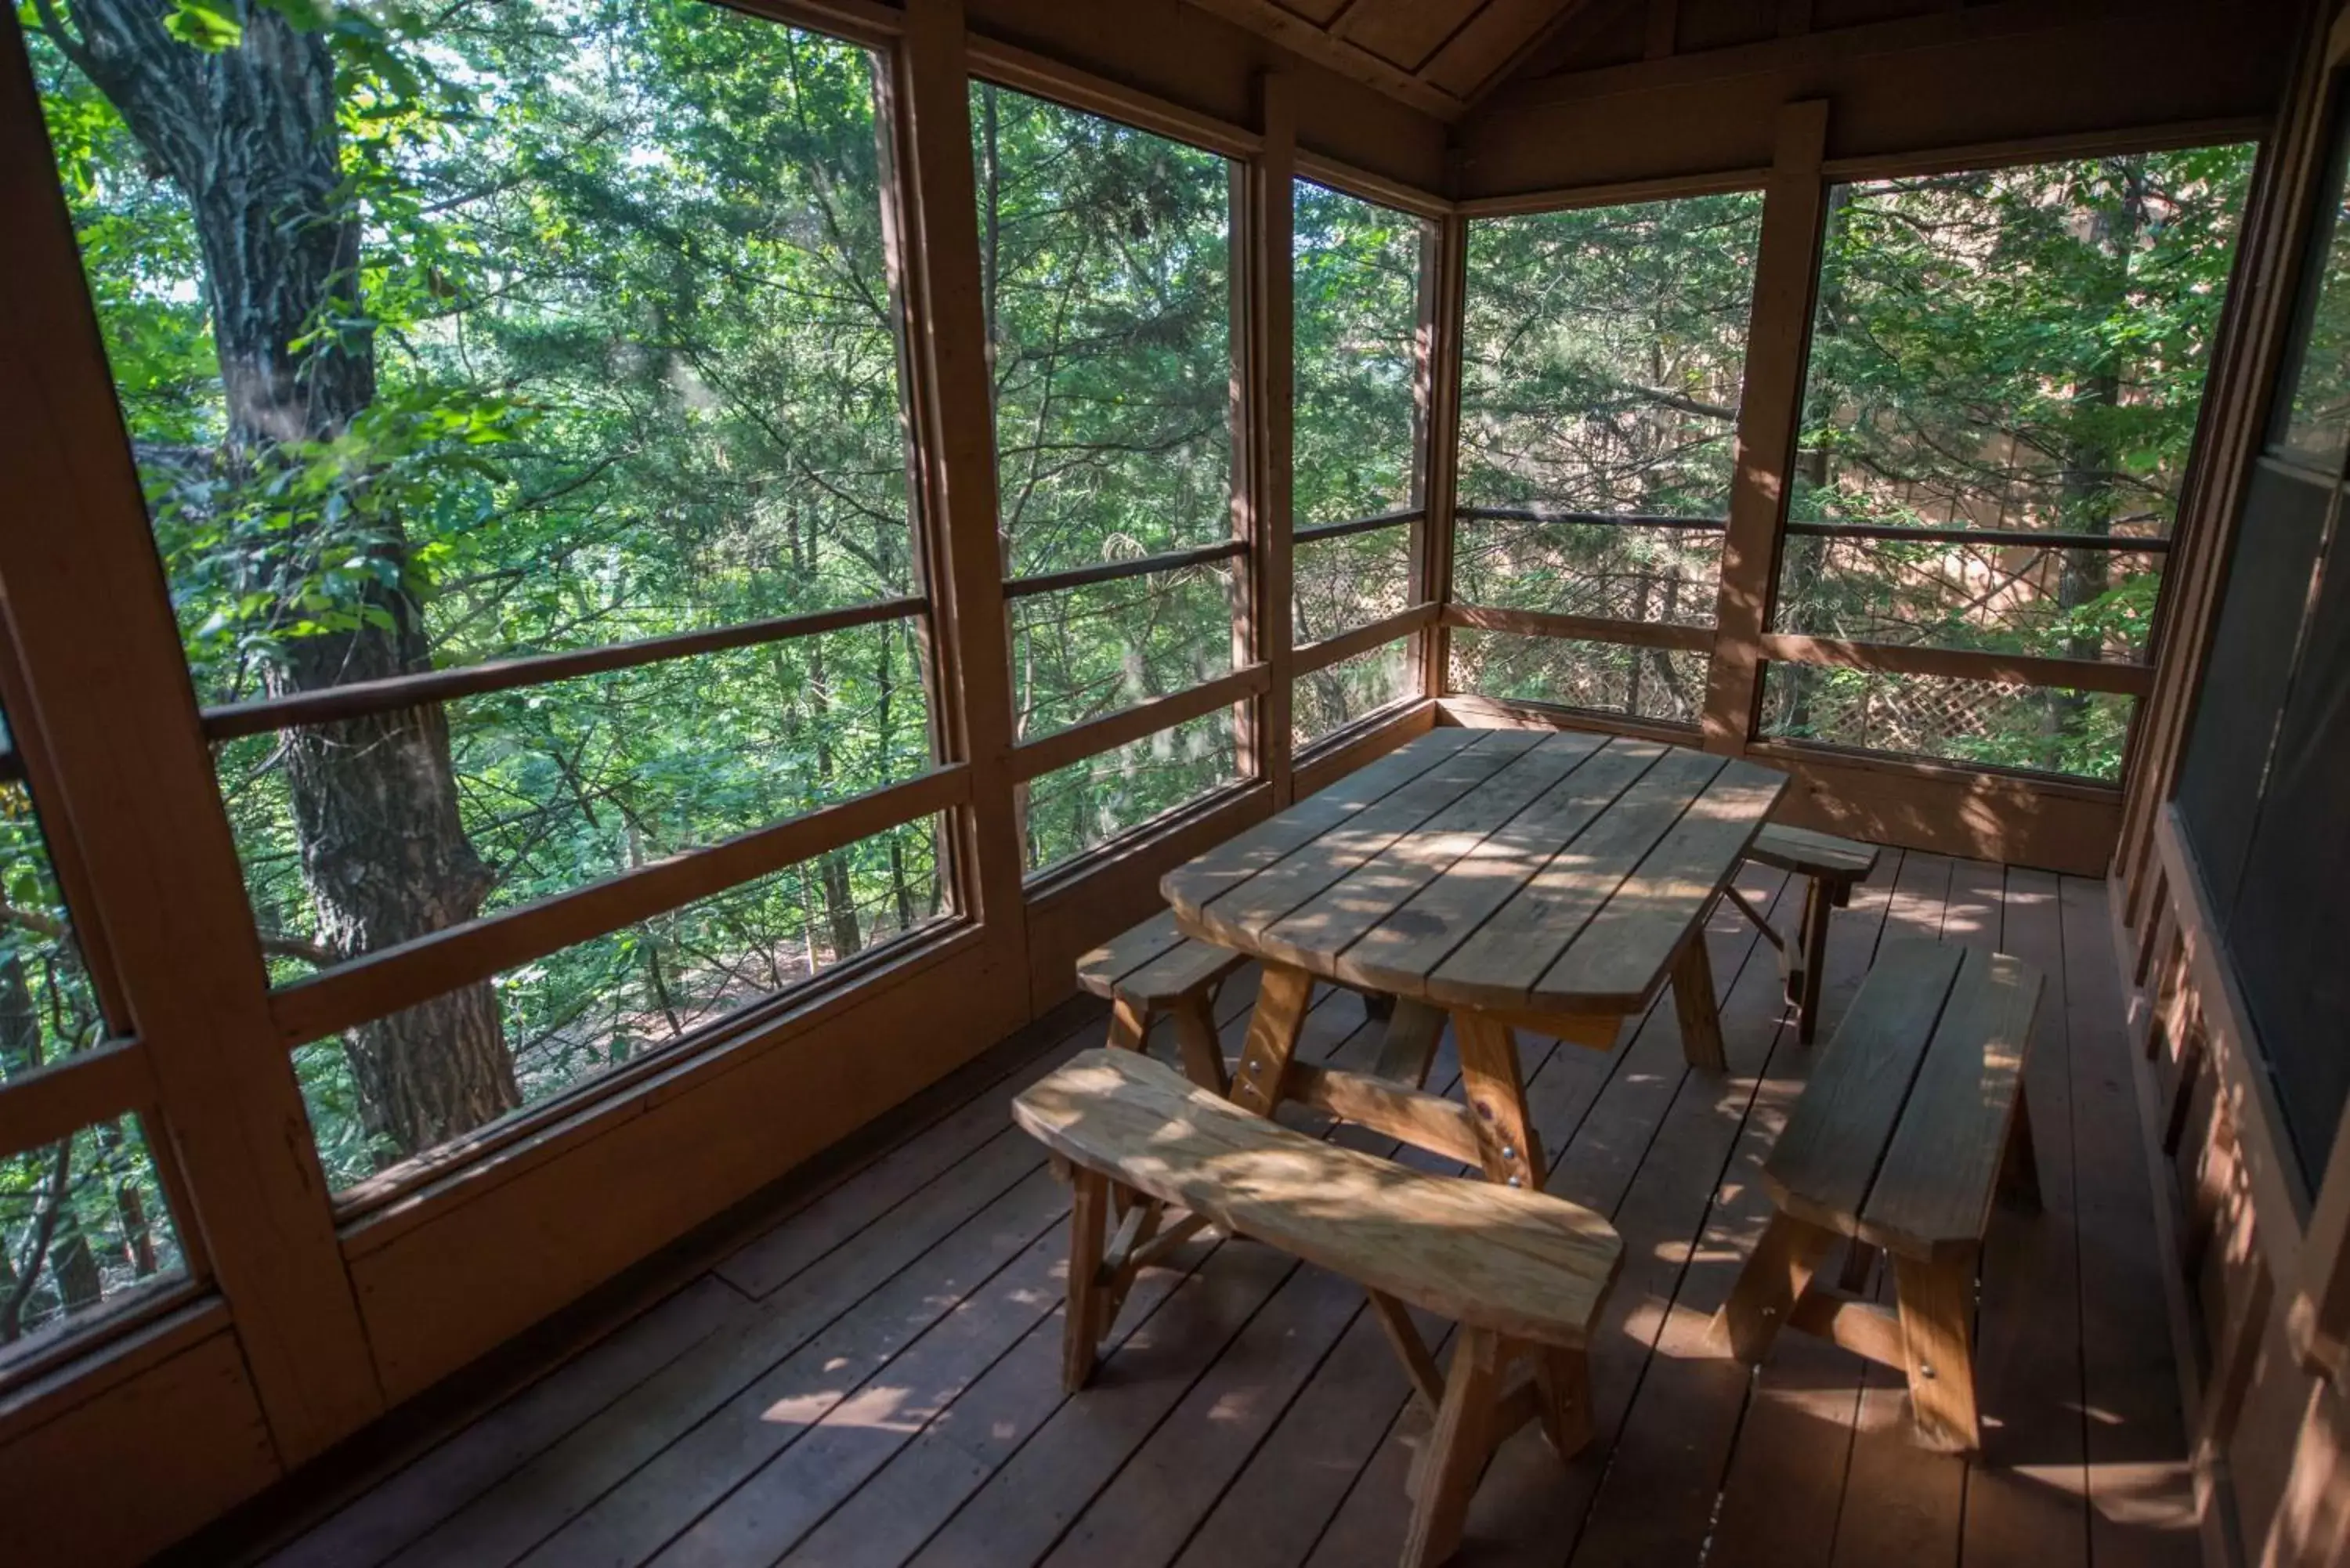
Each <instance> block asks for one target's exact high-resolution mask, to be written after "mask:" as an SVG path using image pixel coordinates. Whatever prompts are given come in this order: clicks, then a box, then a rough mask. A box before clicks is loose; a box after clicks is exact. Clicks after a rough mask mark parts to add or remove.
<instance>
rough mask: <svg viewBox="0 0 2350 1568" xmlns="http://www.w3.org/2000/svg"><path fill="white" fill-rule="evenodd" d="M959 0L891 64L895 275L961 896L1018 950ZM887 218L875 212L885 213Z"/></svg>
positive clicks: (997, 565) (936, 9) (1002, 633)
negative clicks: (962, 797)
mask: <svg viewBox="0 0 2350 1568" xmlns="http://www.w3.org/2000/svg"><path fill="white" fill-rule="evenodd" d="M965 44H966V37H965V32H964V18H963V7H962V3H961V0H910V3H909V4H908V5H907V6H906V11H905V37H904V40H903V43H902V44H901V46H900V47H899V48H898V49H897V50H895V51H893V53H892V55H891V57H890V64H891V78H890V104H889V109H890V112H891V118H892V121H893V124H892V130H893V131H894V133H895V134H894V141H895V145H894V148H893V154H894V161H895V163H896V167H897V169H898V171H899V177H898V181H899V192H900V201H899V211H898V213H897V216H899V220H900V222H902V223H903V230H902V233H901V234H900V235H899V254H900V258H901V265H900V272H901V274H902V275H903V277H904V279H905V286H906V290H907V294H908V297H909V303H910V307H911V313H912V317H913V319H914V320H915V321H917V322H920V323H923V324H924V326H923V327H921V328H920V329H918V330H916V331H914V332H912V333H911V334H910V336H909V339H908V342H907V354H906V361H907V375H908V382H909V385H908V402H909V405H910V418H911V420H912V423H913V435H914V450H915V451H916V452H918V453H919V454H920V460H921V461H920V469H919V475H918V477H919V480H920V516H921V517H922V518H923V519H924V522H925V534H926V535H927V540H926V552H925V553H926V556H927V572H926V575H925V577H924V581H925V583H926V584H927V585H928V587H929V588H930V593H931V602H932V605H933V607H934V608H933V613H934V614H935V615H936V617H937V619H938V638H937V656H938V663H937V673H936V675H935V676H934V677H933V679H934V680H935V681H936V683H937V688H938V692H939V695H938V698H937V699H936V701H935V704H934V705H935V707H936V708H937V710H938V720H937V722H938V724H939V728H940V732H941V735H940V739H941V749H940V755H941V757H943V758H948V759H953V760H958V761H962V762H963V763H967V764H968V765H969V767H970V768H971V786H970V787H971V797H970V798H971V806H970V809H969V810H968V811H965V812H962V813H959V814H957V816H956V819H955V824H954V830H955V840H956V847H957V849H958V851H959V853H960V854H961V856H962V861H961V864H962V865H963V866H965V867H969V869H968V871H967V872H966V873H965V874H964V876H963V877H962V878H961V882H962V886H961V888H960V889H959V890H960V892H961V894H962V898H963V899H964V900H965V902H966V905H967V907H968V908H969V909H970V911H971V913H972V915H973V917H974V918H976V919H979V920H980V921H981V922H983V925H985V926H987V927H988V928H989V929H990V936H991V940H993V941H994V942H997V943H1000V944H1001V947H1002V949H1003V950H1004V951H1006V952H1007V953H1008V952H1014V951H1018V950H1020V944H1021V942H1022V940H1023V936H1024V932H1023V929H1022V924H1021V922H1022V919H1023V915H1024V909H1023V899H1022V898H1021V888H1020V881H1021V857H1020V841H1019V836H1018V826H1017V825H1018V818H1017V816H1016V815H1015V814H1014V810H1013V787H1014V783H1015V782H1016V781H1015V779H1014V774H1013V771H1012V768H1011V766H1010V761H1011V756H1010V754H1011V750H1012V742H1013V729H1012V671H1011V661H1010V659H1008V658H1007V657H1006V655H1005V652H1004V649H1006V648H1007V647H1009V646H1010V642H1009V637H1010V634H1009V632H1008V631H1007V629H1006V628H1007V626H1008V624H1009V622H1008V618H1007V616H1006V613H1005V608H1004V599H1003V556H1002V552H1001V549H1000V547H999V545H997V542H996V540H997V517H996V500H997V497H996V472H995V424H994V417H993V397H992V392H993V383H992V381H991V380H990V379H989V371H988V366H987V351H986V345H987V332H986V327H985V325H984V320H983V317H984V309H983V291H982V289H981V286H980V264H979V236H978V234H977V232H976V230H975V227H974V225H973V224H972V223H971V222H970V221H969V220H968V216H967V215H968V214H969V213H973V212H975V211H977V210H978V209H977V202H978V197H977V194H976V188H975V186H974V185H973V183H972V169H971V106H970V88H969V80H968V72H969V64H970V62H969V60H968V57H967V56H966V53H965ZM887 211H888V209H887V207H886V204H885V213H887Z"/></svg>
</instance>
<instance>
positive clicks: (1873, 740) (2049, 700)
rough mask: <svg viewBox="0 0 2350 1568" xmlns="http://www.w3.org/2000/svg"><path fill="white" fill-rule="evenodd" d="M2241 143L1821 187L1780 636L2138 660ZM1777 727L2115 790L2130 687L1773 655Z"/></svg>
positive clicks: (2192, 407)
mask: <svg viewBox="0 0 2350 1568" xmlns="http://www.w3.org/2000/svg"><path fill="white" fill-rule="evenodd" d="M2251 161H2252V151H2251V148H2249V147H2220V148H2206V149H2197V150H2192V151H2181V152H2162V153H2148V154H2144V155H2138V156H2132V157H2121V158H2106V159H2094V160H2084V161H2073V162H2064V163H2044V164H2031V165H2023V166H2019V167H2015V168H2010V169H2001V170H1990V171H1974V172H1968V173H1960V174H1950V175H1936V176H1931V177H1924V178H1918V179H1903V180H1887V181H1877V182H1867V183H1863V184H1852V185H1841V186H1837V187H1835V188H1834V189H1833V190H1831V192H1829V196H1828V210H1829V215H1828V221H1827V238H1826V248H1825V261H1824V265H1823V270H1822V274H1821V277H1820V286H1819V298H1818V304H1817V306H1816V310H1815V314H1814V323H1813V328H1812V342H1811V357H1810V368H1809V371H1808V379H1807V386H1806V389H1805V398H1804V424H1803V433H1802V437H1801V450H1800V452H1799V453H1798V456H1797V460H1796V463H1795V472H1794V495H1793V502H1792V505H1791V509H1790V523H1789V526H1788V538H1787V540H1786V545H1785V548H1784V549H1783V552H1782V556H1781V568H1780V578H1779V584H1778V599H1777V608H1776V612H1775V616H1774V621H1773V624H1774V627H1775V628H1776V629H1778V630H1780V631H1783V632H1793V633H1800V634H1805V635H1810V636H1815V637H1825V638H1834V639H1853V640H1859V641H1867V642H1876V643H1892V644H1908V645H1920V646H1930V647H1935V648H1946V649H1974V650H1981V651H1984V652H1992V653H2001V652H2005V653H2022V654H2032V655H2042V656H2053V657H2057V658H2064V659H2086V660H2102V661H2118V662H2135V661H2138V660H2142V659H2144V658H2145V656H2146V652H2147V639H2148V636H2149V633H2150V629H2151V627H2152V623H2153V616H2154V607H2155V602H2156V598H2157V597H2158V592H2159V589H2160V587H2161V581H2162V563H2163V559H2164V554H2165V552H2166V550H2167V548H2168V538H2169V533H2170V524H2171V520H2172V516H2173V514H2174V513H2175V512H2176V510H2177V506H2178V494H2179V490H2180V486H2181V484H2182V483H2183V481H2184V477H2185V471H2186V464H2187V458H2188V453H2189V448H2190V447H2191V445H2192V443H2193V440H2194V433H2195V421H2196V413H2197V410H2198V407H2199V404H2200V401H2201V399H2202V393H2203V376H2204V369H2205V366H2206V363H2207V361H2208V358H2209V356H2210V345H2211V340H2212V337H2213V336H2214V334H2215V333H2216V331H2217V329H2218V326H2219V319H2220V307H2221V305H2222V303H2223V298H2224V295H2225V292H2226V286H2227V279H2228V271H2229V267H2230V261H2231V259H2232V255H2233V251H2234V246H2235V239H2236V229H2237V222H2238V218H2239V215H2240V213H2241V208H2242V205H2243V199H2244V191H2245V185H2246V182H2247V181H2248V179H2249V177H2250V173H2251ZM1768 684H1769V691H1768V693H1767V695H1766V719H1767V723H1768V726H1769V727H1770V728H1771V730H1772V731H1773V732H1774V733H1779V734H1784V735H1789V736H1795V737H1804V738H1814V739H1818V740H1823V741H1828V742H1835V743H1838V744H1845V745H1856V746H1867V747H1870V748H1872V749H1879V750H1892V751H1901V752H1909V753H1920V754H1924V755H1929V756H1935V757H1943V758H1950V759H1954V760H1960V761H1970V762H1988V763H2004V764H2009V765H2013V766H2021V767H2027V768H2033V769H2038V770H2042V771H2049V772H2055V773H2064V774H2079V775H2084V776H2087V777H2092V778H2106V779H2110V778H2116V777H2118V776H2119V773H2120V767H2121V756H2122V750H2123V745H2124V742H2125V740H2126V734H2127V730H2128V724H2129V719H2130V715H2131V712H2132V710H2133V707H2134V703H2133V701H2132V700H2131V699H2129V698H2126V697H2117V696H2110V695H2108V696H2098V695H2095V694H2094V693H2092V692H2087V691H2072V690H2061V691H2060V690H2043V689H2038V688H2032V687H2023V686H2016V685H2012V684H2001V683H1998V682H1994V681H1991V680H1956V679H1943V678H1936V677H1927V676H1921V675H1912V674H1894V673H1886V672H1881V671H1866V670H1856V669H1828V668H1822V667H1818V666H1813V665H1806V664H1781V665H1774V666H1773V668H1772V670H1771V671H1770V673H1769V677H1768Z"/></svg>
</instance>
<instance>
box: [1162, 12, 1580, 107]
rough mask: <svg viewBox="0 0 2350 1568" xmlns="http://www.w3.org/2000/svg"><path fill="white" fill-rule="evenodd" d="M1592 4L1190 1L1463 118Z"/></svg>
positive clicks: (1392, 92)
mask: <svg viewBox="0 0 2350 1568" xmlns="http://www.w3.org/2000/svg"><path fill="white" fill-rule="evenodd" d="M1585 3H1586V0H1191V4H1193V5H1197V6H1199V7H1200V8H1201V10H1203V11H1210V12H1213V13H1214V14H1215V15H1216V16H1222V17H1223V18H1224V19H1225V20H1226V21H1229V22H1234V23H1237V24H1239V25H1240V26H1243V27H1246V28H1247V29H1248V30H1249V31H1250V32H1252V33H1255V34H1257V35H1259V36H1263V37H1266V38H1270V39H1272V40H1273V41H1274V43H1277V44H1279V45H1281V46H1282V47H1284V48H1286V49H1288V50H1290V51H1291V52H1292V53H1294V54H1296V55H1298V56H1300V57H1304V58H1305V59H1309V60H1312V61H1314V62H1315V63H1316V64H1318V65H1322V66H1326V67H1329V68H1330V69H1332V70H1334V71H1336V72H1338V73H1339V74H1340V75H1342V76H1347V77H1351V78H1354V79H1355V80H1357V81H1359V82H1363V83H1366V84H1367V85H1368V86H1370V87H1374V88H1378V90H1379V91H1381V92H1383V93H1386V94H1388V96H1389V97H1391V98H1395V99H1401V100H1402V101H1403V102H1405V103H1408V104H1410V105H1411V106H1412V107H1413V108H1415V109H1424V110H1426V111H1427V112H1428V113H1430V114H1432V115H1435V116H1437V117H1439V118H1440V119H1459V118H1460V117H1461V114H1462V113H1464V112H1465V111H1466V110H1467V109H1468V108H1469V106H1470V105H1471V104H1473V103H1475V102H1476V101H1477V99H1479V98H1480V97H1482V95H1483V94H1484V93H1485V92H1486V91H1487V90H1488V89H1489V88H1492V87H1493V86H1495V85H1496V84H1498V83H1499V82H1500V81H1501V80H1502V79H1503V78H1506V77H1507V76H1509V75H1510V74H1511V71H1512V70H1513V67H1516V66H1517V64H1518V63H1519V62H1520V61H1521V60H1523V58H1525V57H1526V55H1527V54H1528V53H1529V52H1530V51H1531V50H1532V49H1533V48H1534V47H1535V46H1536V45H1538V44H1539V43H1541V42H1542V41H1543V39H1544V38H1545V37H1547V36H1549V35H1550V33H1551V31H1552V29H1553V28H1554V27H1555V26H1557V24H1559V23H1560V22H1562V21H1564V20H1565V18H1566V17H1567V16H1569V15H1570V14H1571V13H1573V12H1575V10H1577V9H1579V8H1580V7H1581V6H1582V5H1584V4H1585Z"/></svg>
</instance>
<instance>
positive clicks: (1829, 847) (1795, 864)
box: [1725, 822, 1877, 1045]
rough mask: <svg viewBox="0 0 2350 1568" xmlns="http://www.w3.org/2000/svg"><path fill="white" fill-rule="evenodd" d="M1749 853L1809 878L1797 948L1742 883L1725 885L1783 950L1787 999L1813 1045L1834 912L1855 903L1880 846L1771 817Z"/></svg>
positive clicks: (1798, 1025)
mask: <svg viewBox="0 0 2350 1568" xmlns="http://www.w3.org/2000/svg"><path fill="white" fill-rule="evenodd" d="M1746 858H1747V859H1749V860H1752V861H1755V862H1758V863H1760V864H1762V865H1764V866H1775V867H1778V868H1779V869H1780V870H1782V871H1785V872H1788V873H1789V874H1791V875H1793V876H1797V877H1808V878H1809V879H1810V880H1808V881H1807V882H1806V883H1805V884H1804V919H1803V924H1802V926H1801V927H1800V928H1799V929H1798V933H1797V937H1796V943H1797V946H1796V950H1794V951H1793V952H1790V951H1789V950H1788V949H1787V943H1786V940H1785V939H1784V938H1783V937H1781V936H1780V935H1779V933H1778V932H1777V931H1775V930H1773V929H1772V927H1771V922H1770V921H1769V920H1767V919H1763V911H1762V910H1760V909H1756V908H1755V907H1754V906H1753V905H1752V904H1750V903H1748V902H1747V901H1746V899H1745V898H1743V897H1742V896H1741V895H1740V893H1739V891H1738V889H1737V888H1728V889H1725V890H1726V891H1727V892H1728V893H1729V895H1730V899H1731V902H1732V903H1734V904H1736V905H1737V906H1738V907H1739V909H1742V910H1743V911H1745V914H1746V917H1747V919H1751V920H1752V921H1753V922H1754V923H1755V925H1757V926H1759V927H1760V928H1762V931H1763V935H1764V936H1765V937H1767V938H1769V939H1770V940H1771V945H1772V946H1773V947H1775V948H1777V949H1778V950H1779V959H1780V965H1781V967H1782V968H1783V969H1784V970H1785V971H1786V975H1787V1001H1788V1003H1789V1004H1790V1005H1791V1006H1793V1007H1794V1009H1795V1021H1796V1023H1795V1027H1796V1034H1797V1037H1798V1038H1799V1039H1801V1040H1802V1041H1803V1042H1804V1044H1806V1045H1808V1044H1811V1043H1812V1037H1813V1036H1814V1034H1816V1033H1818V1032H1819V1027H1820V995H1821V992H1822V989H1823V988H1822V981H1821V977H1822V975H1823V973H1824V972H1825V969H1826V963H1827V952H1828V916H1829V913H1830V912H1831V911H1832V910H1835V909H1843V908H1844V907H1845V906H1846V905H1847V904H1849V903H1851V902H1852V889H1853V887H1854V885H1855V884H1856V883H1858V882H1859V881H1860V880H1861V879H1862V878H1863V877H1866V876H1867V875H1868V874H1869V873H1870V872H1871V871H1873V870H1875V869H1876V868H1877V846H1875V845H1874V844H1862V843H1860V842H1858V841H1857V840H1855V839H1850V838H1838V837H1836V836H1835V835H1834V834H1832V833H1814V832H1813V831H1811V830H1810V829H1809V828H1804V827H1785V826H1781V825H1779V824H1777V823H1767V822H1766V823H1764V824H1763V830H1762V831H1761V832H1760V833H1758V834H1756V835H1755V836H1754V842H1753V843H1752V845H1751V846H1748V848H1747V851H1746Z"/></svg>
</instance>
